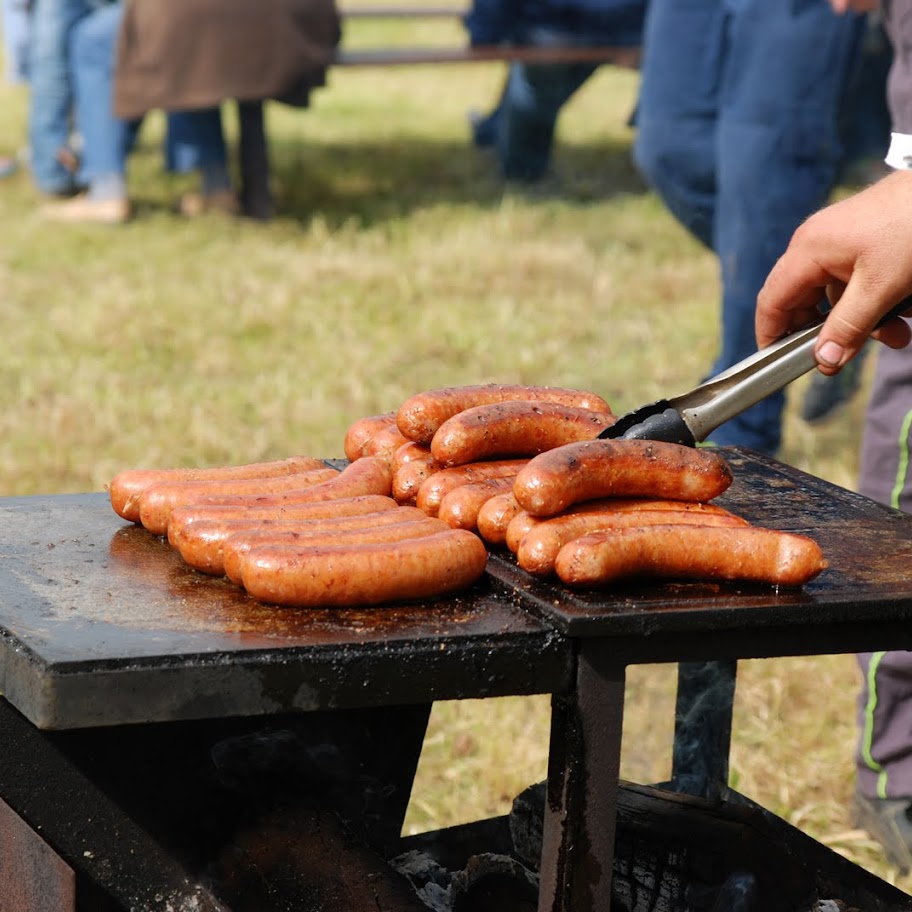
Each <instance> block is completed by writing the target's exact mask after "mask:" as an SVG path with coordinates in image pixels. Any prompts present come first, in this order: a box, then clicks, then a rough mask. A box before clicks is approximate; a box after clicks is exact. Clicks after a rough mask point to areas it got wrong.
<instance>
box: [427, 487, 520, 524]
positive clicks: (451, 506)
mask: <svg viewBox="0 0 912 912" xmlns="http://www.w3.org/2000/svg"><path fill="white" fill-rule="evenodd" d="M513 478H514V476H512V475H507V476H506V477H504V478H489V479H488V480H487V481H478V482H475V483H474V484H465V485H460V486H459V487H458V488H454V489H453V490H452V491H450V492H449V493H448V494H445V495H444V496H443V499H442V500H441V501H440V506H439V508H438V509H437V516H438V517H439V518H440V519H442V520H443V521H444V522H445V523H446V524H447V525H448V526H452V527H453V528H454V529H468V530H469V531H470V532H475V531H476V530H477V529H478V511H479V510H480V509H481V508H482V507H483V506H484V505H485V503H487V502H488V501H489V500H490V499H491V498H492V497H494V495H495V494H504V493H508V492H510V491H512V489H513Z"/></svg>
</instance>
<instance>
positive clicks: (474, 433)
mask: <svg viewBox="0 0 912 912" xmlns="http://www.w3.org/2000/svg"><path fill="white" fill-rule="evenodd" d="M616 420H617V419H616V418H615V416H614V415H610V414H606V413H604V412H594V411H592V410H591V409H584V408H578V407H577V406H572V405H564V404H563V403H560V402H537V401H530V402H521V401H511V402H494V403H491V404H489V405H478V406H475V407H473V408H469V409H465V410H464V411H461V412H458V413H457V414H455V415H453V417H452V418H448V419H447V420H446V421H444V422H443V424H442V425H440V427H439V428H438V429H437V432H436V433H435V434H434V437H433V439H432V440H431V453H432V454H433V455H434V458H435V459H436V460H437V461H438V462H439V463H440V464H441V465H442V466H455V465H464V464H465V463H467V462H479V461H481V460H483V459H503V458H506V457H514V458H515V457H518V456H529V457H531V456H536V455H537V454H539V453H543V452H545V450H553V449H554V448H555V447H559V446H563V445H564V444H566V443H576V442H577V441H580V440H594V439H595V438H596V437H598V435H599V433H601V431H603V430H604V429H605V428H607V427H610V426H611V425H612V424H614V422H615V421H616Z"/></svg>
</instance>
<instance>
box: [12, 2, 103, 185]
mask: <svg viewBox="0 0 912 912" xmlns="http://www.w3.org/2000/svg"><path fill="white" fill-rule="evenodd" d="M100 2H101V0H35V3H34V6H33V8H32V18H31V35H30V46H29V84H30V88H31V95H30V101H29V145H30V147H31V164H32V175H33V177H34V180H35V183H36V184H37V185H38V187H39V188H40V189H41V190H43V191H44V192H45V193H55V194H57V193H69V192H71V191H72V190H73V189H74V186H75V182H74V179H73V175H72V174H70V173H69V172H68V171H67V170H66V169H65V168H64V167H63V165H61V164H60V162H58V161H57V153H58V152H59V151H60V150H61V149H63V148H64V147H66V146H67V145H68V143H69V139H70V132H71V126H72V114H73V84H72V80H71V71H70V60H69V48H70V33H71V31H72V29H73V27H74V26H75V25H76V24H77V23H78V22H79V21H80V20H82V19H83V18H84V17H85V16H88V15H89V13H90V12H92V10H93V9H95V8H96V7H97V6H98V5H99V4H100Z"/></svg>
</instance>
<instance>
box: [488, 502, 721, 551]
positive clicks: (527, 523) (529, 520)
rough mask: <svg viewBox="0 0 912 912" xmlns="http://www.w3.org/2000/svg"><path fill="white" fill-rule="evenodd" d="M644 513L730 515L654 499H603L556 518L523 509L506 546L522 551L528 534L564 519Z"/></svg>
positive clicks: (718, 509) (513, 522) (703, 505)
mask: <svg viewBox="0 0 912 912" xmlns="http://www.w3.org/2000/svg"><path fill="white" fill-rule="evenodd" d="M642 510H650V511H652V512H655V511H657V510H666V511H667V510H675V511H680V510H699V511H700V513H701V514H703V515H706V514H707V513H727V512H728V511H727V510H724V509H723V508H722V507H719V506H716V505H715V504H707V503H699V502H690V501H684V500H661V499H657V498H654V497H600V498H596V499H595V500H588V501H585V502H583V503H579V504H575V505H574V506H571V507H567V509H566V510H562V511H561V512H560V513H558V514H556V515H555V516H533V515H532V514H531V513H527V512H526V511H525V510H522V509H520V510H518V511H517V513H516V515H515V516H514V517H513V519H511V520H510V522H509V525H508V526H507V533H506V538H505V543H506V545H507V548H509V550H510V551H512V552H513V553H514V554H515V553H516V551H517V549H518V548H519V542H520V540H521V539H522V537H523V536H524V535H525V534H526V532H528V531H529V530H530V529H532V528H533V527H534V526H536V525H538V524H539V523H543V522H550V521H551V520H552V519H558V518H559V517H561V516H573V515H575V514H578V513H604V512H608V511H610V512H612V513H624V512H630V511H633V512H638V511H642Z"/></svg>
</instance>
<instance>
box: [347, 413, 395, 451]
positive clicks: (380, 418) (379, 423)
mask: <svg viewBox="0 0 912 912" xmlns="http://www.w3.org/2000/svg"><path fill="white" fill-rule="evenodd" d="M395 424H396V413H395V412H387V413H386V414H383V415H368V416H367V417H366V418H359V419H358V420H357V421H354V422H352V423H351V424H350V425H349V426H348V430H347V431H346V432H345V439H344V441H343V442H342V452H343V453H345V458H346V459H347V460H348V461H349V462H354V461H355V460H356V459H359V458H360V457H361V450H362V449H363V448H364V444H366V443H367V442H368V440H370V439H371V437H373V436H374V434H376V433H378V432H379V431H382V430H383V429H384V428H387V427H392V426H394V425H395Z"/></svg>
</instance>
